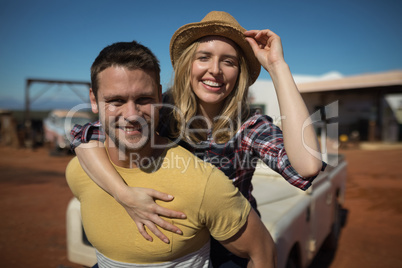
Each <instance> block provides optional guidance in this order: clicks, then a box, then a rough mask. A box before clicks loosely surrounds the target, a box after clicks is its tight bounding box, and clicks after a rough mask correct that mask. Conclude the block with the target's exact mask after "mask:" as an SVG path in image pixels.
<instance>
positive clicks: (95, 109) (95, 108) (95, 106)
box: [89, 88, 99, 114]
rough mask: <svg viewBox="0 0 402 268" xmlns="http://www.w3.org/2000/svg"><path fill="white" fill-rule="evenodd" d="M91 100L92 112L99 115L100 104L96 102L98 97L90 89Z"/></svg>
mask: <svg viewBox="0 0 402 268" xmlns="http://www.w3.org/2000/svg"><path fill="white" fill-rule="evenodd" d="M89 99H90V100H91V110H92V112H93V113H94V114H97V113H99V109H98V103H97V102H96V97H95V94H94V92H93V91H92V88H90V89H89Z"/></svg>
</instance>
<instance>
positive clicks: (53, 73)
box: [0, 0, 402, 109]
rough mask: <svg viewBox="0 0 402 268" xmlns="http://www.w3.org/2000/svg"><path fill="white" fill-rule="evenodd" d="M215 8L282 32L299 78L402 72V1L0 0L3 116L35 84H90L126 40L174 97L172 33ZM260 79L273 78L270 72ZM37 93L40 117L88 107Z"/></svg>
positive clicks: (67, 93) (54, 93)
mask: <svg viewBox="0 0 402 268" xmlns="http://www.w3.org/2000/svg"><path fill="white" fill-rule="evenodd" d="M211 10H222V11H227V12H229V13H230V14H232V15H233V16H234V17H235V18H236V19H237V20H238V21H239V23H240V24H241V25H242V26H243V27H244V28H246V29H265V28H269V29H271V30H273V31H274V32H276V33H277V34H278V35H279V36H281V38H282V42H283V46H284V52H285V60H286V61H287V63H288V64H289V66H290V68H291V70H292V72H293V73H294V74H305V75H321V74H324V73H327V72H330V71H338V72H340V73H342V74H343V75H354V74H361V73H367V72H382V71H388V70H395V69H402V34H401V32H402V16H401V13H402V2H401V1H400V0H379V1H377V0H375V1H372V0H326V1H318V0H317V1H309V0H304V1H302V0H299V1H296V0H282V1H279V0H265V1H260V0H258V1H254V0H248V1H246V0H242V1H236V0H214V1H210V0H205V1H198V2H195V1H176V0H169V1H156V0H147V1H136V0H115V1H111V0H108V1H106V0H97V1H91V0H87V1H77V0H69V1H66V0H49V1H41V0H35V1H32V0H26V1H22V0H0V38H1V39H0V40H1V42H0V109H2V108H3V109H4V108H7V109H10V108H20V109H23V107H24V106H23V105H24V96H25V80H26V79H27V78H43V79H52V80H74V81H77V80H78V81H89V80H90V78H89V69H90V66H91V64H92V62H93V60H94V59H95V57H96V56H97V54H98V53H99V51H100V50H101V49H102V48H103V47H105V46H107V45H109V44H112V43H114V42H117V41H131V40H137V41H139V42H141V43H142V44H144V45H146V46H148V47H149V48H150V49H151V50H152V51H153V52H154V53H155V54H156V56H157V57H158V58H159V60H160V63H161V68H162V73H161V78H162V86H163V88H164V89H166V88H167V87H168V84H169V82H170V79H171V75H172V67H171V64H170V57H169V42H170V38H171V36H172V34H173V33H174V32H175V31H176V30H177V29H178V28H179V27H180V26H182V25H184V24H187V23H190V22H196V21H200V20H201V19H202V18H203V17H204V16H205V15H206V14H207V13H208V12H209V11H211ZM260 79H269V75H268V74H267V72H266V71H263V72H262V73H261V75H260ZM76 90H78V91H79V90H81V89H80V88H79V87H77V88H76ZM41 92H45V93H44V94H43V95H41V94H42V93H41ZM82 92H83V95H87V92H86V91H85V89H83V91H82ZM31 94H32V96H39V97H38V99H37V100H35V101H34V102H33V103H32V106H33V107H34V108H35V109H40V108H41V107H45V104H46V108H49V107H50V106H52V105H54V107H53V108H57V107H58V105H62V104H61V103H62V102H65V103H70V101H76V102H78V103H79V102H81V100H80V99H79V98H78V97H77V96H76V95H75V94H74V93H72V91H71V90H70V89H69V88H68V87H48V86H46V85H43V84H42V85H35V86H33V87H32V88H31ZM48 106H49V107H48ZM64 108H65V107H64Z"/></svg>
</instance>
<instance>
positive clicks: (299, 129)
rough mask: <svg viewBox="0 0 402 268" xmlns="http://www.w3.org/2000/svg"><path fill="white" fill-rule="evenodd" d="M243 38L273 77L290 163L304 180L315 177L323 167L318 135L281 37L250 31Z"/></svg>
mask: <svg viewBox="0 0 402 268" xmlns="http://www.w3.org/2000/svg"><path fill="white" fill-rule="evenodd" d="M245 35H246V37H247V38H246V39H247V41H248V42H249V43H250V45H251V47H252V48H253V51H254V53H255V55H256V57H257V59H258V60H259V61H260V63H261V65H262V66H263V67H264V68H265V69H266V70H267V71H268V72H269V74H270V76H271V78H272V82H273V84H274V87H275V90H276V93H277V97H278V102H279V108H280V112H281V120H282V130H283V140H284V146H285V149H286V153H287V155H288V157H289V161H290V163H291V164H292V166H293V168H294V169H295V170H296V171H297V172H298V173H299V174H300V175H301V176H303V177H312V176H315V175H317V174H318V173H319V172H320V170H321V168H322V161H321V152H320V149H319V145H318V141H317V136H316V133H315V130H314V127H313V125H312V123H311V120H310V115H309V112H308V110H307V107H306V105H305V103H304V101H303V99H302V97H301V95H300V93H299V90H298V89H297V86H296V84H295V82H294V80H293V77H292V74H291V72H290V69H289V66H288V65H287V64H286V62H285V60H284V57H283V49H282V43H281V39H280V37H279V36H277V35H276V34H275V33H273V32H272V31H270V30H261V31H259V30H252V31H247V32H246V33H245Z"/></svg>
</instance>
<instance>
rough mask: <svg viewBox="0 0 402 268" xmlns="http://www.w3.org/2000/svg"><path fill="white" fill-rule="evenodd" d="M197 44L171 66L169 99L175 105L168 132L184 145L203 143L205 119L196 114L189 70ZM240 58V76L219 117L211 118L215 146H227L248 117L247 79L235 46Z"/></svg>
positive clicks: (248, 78) (241, 55) (205, 128)
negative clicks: (171, 78) (224, 144)
mask: <svg viewBox="0 0 402 268" xmlns="http://www.w3.org/2000/svg"><path fill="white" fill-rule="evenodd" d="M199 43H200V41H196V42H194V43H192V44H191V45H189V46H188V47H187V48H186V49H185V50H184V51H183V53H182V54H181V56H180V57H179V59H178V60H177V61H176V62H175V66H174V73H175V75H174V79H173V86H172V90H171V93H172V96H173V101H174V104H175V109H174V110H173V117H174V120H172V124H171V126H170V133H171V134H172V136H174V137H180V138H181V139H184V140H185V141H186V142H190V143H198V142H200V141H203V140H206V138H207V131H208V129H209V128H210V127H208V125H207V122H206V120H203V119H202V118H201V117H200V116H199V115H198V99H197V96H196V95H195V94H194V91H193V90H192V87H191V67H192V63H193V61H194V56H195V52H196V50H197V48H198V46H199ZM235 48H236V51H237V55H238V57H239V67H240V68H239V74H238V77H237V82H236V84H235V86H234V88H233V90H232V92H231V93H230V94H229V95H228V96H227V97H226V98H225V100H224V102H223V105H222V110H221V111H220V114H219V116H217V117H216V118H214V120H213V123H212V124H213V125H212V137H213V139H214V141H215V142H216V143H226V142H227V141H229V139H230V138H232V137H233V135H234V134H235V133H236V132H237V131H238V129H239V128H240V127H241V124H242V122H244V121H245V120H246V119H247V117H248V116H249V104H248V89H249V86H250V76H249V70H248V66H247V63H246V61H245V58H244V56H243V53H242V51H241V50H240V49H239V48H238V47H237V45H235Z"/></svg>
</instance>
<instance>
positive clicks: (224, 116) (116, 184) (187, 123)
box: [73, 11, 325, 267]
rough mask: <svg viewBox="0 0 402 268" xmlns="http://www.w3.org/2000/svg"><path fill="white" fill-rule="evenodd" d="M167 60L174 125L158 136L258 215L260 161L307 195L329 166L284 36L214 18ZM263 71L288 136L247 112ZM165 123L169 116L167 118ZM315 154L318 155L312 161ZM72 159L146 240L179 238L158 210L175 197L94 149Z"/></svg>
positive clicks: (192, 30)
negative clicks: (132, 183)
mask: <svg viewBox="0 0 402 268" xmlns="http://www.w3.org/2000/svg"><path fill="white" fill-rule="evenodd" d="M170 55H171V60H172V64H173V67H174V72H175V76H174V83H173V86H172V88H171V90H170V92H169V93H167V94H165V95H166V96H165V97H169V98H170V99H172V103H173V105H174V106H175V108H174V109H172V111H171V112H170V113H169V114H168V118H169V119H170V122H169V124H165V125H163V124H162V125H161V126H160V127H161V129H160V133H163V134H164V135H166V136H168V137H169V138H171V139H172V140H174V141H176V142H178V143H179V144H181V145H184V146H185V147H186V148H187V149H189V150H190V151H192V152H193V153H194V154H196V155H198V156H199V157H200V158H202V159H204V160H206V161H208V162H211V163H212V164H214V165H216V166H217V167H218V168H219V169H221V170H222V171H223V172H224V173H225V174H226V175H227V176H228V177H229V178H230V179H231V180H232V181H233V183H234V185H235V186H236V187H238V188H239V190H240V191H241V192H242V193H243V195H244V196H245V197H246V198H247V199H248V200H249V201H250V203H251V204H252V206H253V207H254V209H257V204H256V201H255V199H254V197H253V196H252V194H251V191H252V184H251V178H252V175H253V173H254V170H255V161H256V160H257V159H261V160H262V161H263V162H265V163H266V164H267V165H268V166H269V167H271V168H272V169H273V170H275V171H277V172H278V173H280V174H281V175H282V176H283V177H284V178H285V179H286V180H288V181H289V182H290V183H291V184H293V185H294V186H296V187H299V188H301V189H304V190H305V189H307V188H308V187H309V186H310V185H311V181H312V180H313V179H314V178H315V177H316V175H317V174H318V173H319V171H320V170H321V169H323V168H324V167H325V164H324V163H322V162H321V159H320V157H319V155H320V154H319V148H318V143H317V137H316V134H315V131H314V129H313V127H312V124H308V122H309V114H308V111H307V108H306V106H305V104H304V102H303V100H302V98H301V96H300V94H299V92H298V90H297V87H296V85H295V83H294V81H293V78H292V75H291V72H290V69H289V67H288V65H287V64H286V62H285V60H284V57H283V50H282V44H281V40H280V38H279V36H277V35H276V34H275V33H273V32H272V31H270V30H252V31H245V29H244V28H242V27H241V26H240V25H239V23H238V22H237V21H236V20H235V19H234V18H233V17H232V16H231V15H230V14H228V13H226V12H217V11H212V12H210V13H209V14H207V16H206V17H205V18H204V19H203V20H202V21H201V22H197V23H190V24H187V25H184V26H182V27H180V28H179V29H178V30H177V31H176V32H175V33H174V35H173V37H172V39H171V42H170ZM261 65H262V66H263V67H264V69H265V70H267V71H268V72H269V74H270V76H271V78H272V81H273V84H274V86H275V90H276V93H277V97H278V102H279V106H280V111H281V118H282V122H281V124H282V129H283V132H282V131H281V130H280V129H279V128H278V127H277V126H275V125H274V124H273V123H272V120H271V119H270V118H269V117H268V116H264V115H259V114H253V113H251V112H250V109H249V107H248V105H247V95H248V88H249V86H250V85H252V84H253V83H254V82H255V80H256V79H257V78H258V75H259V73H260V68H261ZM162 110H164V109H162ZM163 115H165V117H166V115H167V113H166V111H165V110H164V114H163ZM162 121H163V120H162ZM164 122H166V121H164ZM164 122H162V123H164ZM166 125H167V126H166ZM98 127H99V124H94V125H88V126H85V127H83V128H76V129H75V130H74V131H73V132H74V135H75V140H74V144H75V145H77V144H80V142H81V141H87V140H91V139H94V140H96V139H97V135H92V136H91V135H89V134H88V133H93V132H94V131H95V132H97V131H99V128H98ZM89 136H91V137H89ZM85 147H86V148H85ZM306 147H309V149H307V148H306ZM88 148H92V149H88ZM311 150H313V151H314V152H317V154H315V155H312V154H311V153H310V151H311ZM75 152H76V154H77V156H78V158H79V160H80V162H81V164H82V166H83V167H84V169H85V170H86V171H87V173H88V174H89V176H90V177H91V178H92V179H93V180H94V181H95V182H96V183H97V184H98V185H99V186H100V187H102V188H103V189H105V190H106V191H107V192H109V193H110V194H111V195H112V196H114V197H115V199H116V200H117V201H118V202H119V203H120V204H122V205H123V206H124V208H125V209H126V211H127V212H128V213H129V214H130V216H131V217H132V218H133V220H134V221H135V222H136V224H137V227H138V229H139V231H140V233H141V234H142V235H143V236H144V237H145V238H146V239H148V240H152V237H151V236H150V235H149V234H148V233H147V232H146V230H145V226H147V228H148V229H149V230H150V231H151V232H153V233H154V234H155V235H156V236H157V237H159V238H160V239H162V240H164V241H165V242H168V240H167V238H166V236H165V235H164V234H163V233H162V232H161V231H160V230H159V229H158V228H157V227H156V225H159V226H160V227H162V228H164V229H166V230H169V231H173V232H177V233H181V231H180V230H179V229H178V228H177V227H175V226H174V225H172V224H169V223H167V222H165V221H164V220H162V218H160V216H166V217H173V218H180V217H185V215H184V214H183V213H181V212H178V211H171V210H167V209H164V208H163V207H162V206H159V205H157V204H156V203H155V202H154V199H160V200H163V201H170V200H172V199H173V197H172V196H170V195H169V194H168V193H160V192H157V191H155V190H152V189H144V188H129V187H128V186H127V185H125V184H124V182H123V181H122V179H121V178H120V177H119V175H118V174H117V172H116V171H115V170H114V168H113V167H112V165H111V164H110V163H109V161H108V158H107V155H106V152H105V150H104V149H103V148H101V146H99V144H98V143H97V142H95V141H91V142H90V143H89V144H88V145H86V144H82V145H80V146H78V148H76V149H75ZM218 247H219V245H216V244H215V243H213V244H212V247H211V260H212V263H213V265H214V267H219V266H220V265H225V264H226V265H229V266H228V267H236V265H239V266H240V267H243V266H244V265H245V264H246V263H247V262H246V261H244V260H241V259H238V258H235V257H234V256H233V257H226V253H223V252H222V251H220V250H219V249H218ZM234 263H236V264H234Z"/></svg>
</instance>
